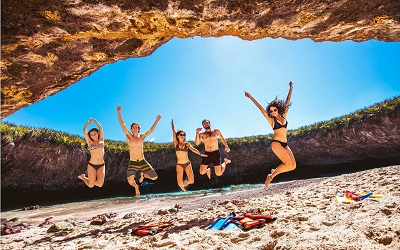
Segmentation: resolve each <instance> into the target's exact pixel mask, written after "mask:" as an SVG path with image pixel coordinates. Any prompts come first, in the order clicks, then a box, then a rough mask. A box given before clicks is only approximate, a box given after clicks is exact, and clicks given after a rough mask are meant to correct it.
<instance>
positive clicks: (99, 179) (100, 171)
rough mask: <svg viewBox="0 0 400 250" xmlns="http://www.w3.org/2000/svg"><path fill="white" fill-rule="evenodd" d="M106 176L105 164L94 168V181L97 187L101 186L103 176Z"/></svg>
mask: <svg viewBox="0 0 400 250" xmlns="http://www.w3.org/2000/svg"><path fill="white" fill-rule="evenodd" d="M105 176H106V166H105V165H104V166H102V167H101V168H99V169H97V170H96V178H97V180H96V182H95V185H96V186H98V187H102V186H103V184H104V178H105Z"/></svg>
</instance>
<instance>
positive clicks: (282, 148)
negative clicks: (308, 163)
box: [244, 82, 296, 187]
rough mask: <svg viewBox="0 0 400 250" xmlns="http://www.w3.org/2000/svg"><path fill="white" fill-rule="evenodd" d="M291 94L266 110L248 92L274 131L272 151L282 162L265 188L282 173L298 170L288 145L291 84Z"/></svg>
mask: <svg viewBox="0 0 400 250" xmlns="http://www.w3.org/2000/svg"><path fill="white" fill-rule="evenodd" d="M289 87H290V88H289V93H288V95H287V98H286V101H285V102H283V101H282V100H277V99H275V100H274V101H272V102H270V103H269V104H268V106H267V107H266V109H264V108H263V107H262V106H261V105H260V104H259V103H258V102H257V101H256V100H255V99H254V98H253V97H252V96H251V95H250V94H249V93H247V92H246V91H245V92H244V93H245V96H246V97H248V98H250V100H252V101H253V103H254V104H255V105H256V106H257V108H259V109H260V111H261V113H262V114H263V115H264V117H265V118H266V119H267V121H268V122H269V124H270V125H271V127H272V129H273V130H274V139H273V140H272V143H271V148H272V151H273V152H274V153H275V155H276V156H278V158H279V159H280V160H281V161H282V164H281V165H279V166H278V167H277V168H276V169H272V170H271V173H270V174H268V176H267V179H266V180H265V186H266V187H268V185H269V183H270V182H271V181H272V179H274V178H275V176H277V175H278V174H280V173H285V172H289V171H292V170H294V169H295V168H296V160H295V159H294V155H293V153H292V150H291V149H290V148H289V146H288V144H287V124H288V122H287V120H286V115H287V113H288V111H289V106H290V97H291V96H292V89H293V83H292V82H290V83H289Z"/></svg>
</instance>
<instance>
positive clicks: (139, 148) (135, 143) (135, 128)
mask: <svg viewBox="0 0 400 250" xmlns="http://www.w3.org/2000/svg"><path fill="white" fill-rule="evenodd" d="M117 112H118V121H119V124H120V125H121V128H122V130H123V131H124V134H125V136H126V141H127V143H128V147H129V159H130V160H129V166H128V171H127V178H128V183H129V184H130V185H131V186H133V187H134V188H135V193H136V196H140V191H139V186H138V184H137V183H136V181H135V176H136V174H137V172H140V179H139V183H142V182H143V180H144V178H148V179H151V180H156V179H157V178H158V175H157V173H156V171H155V170H154V169H153V167H152V166H151V165H150V164H149V163H148V162H147V161H146V159H145V158H144V153H143V141H144V139H145V138H146V137H147V136H149V135H150V134H151V133H153V131H154V129H155V128H156V126H157V123H158V121H159V120H160V119H161V116H160V115H158V116H157V118H156V121H155V122H154V124H153V126H151V128H150V130H149V131H147V132H146V133H144V134H139V132H140V125H139V124H138V123H135V122H133V123H132V124H131V131H132V133H131V132H129V130H128V129H127V128H126V126H125V123H124V120H123V119H122V115H121V107H120V106H117Z"/></svg>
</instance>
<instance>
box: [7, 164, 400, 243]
mask: <svg viewBox="0 0 400 250" xmlns="http://www.w3.org/2000/svg"><path fill="white" fill-rule="evenodd" d="M399 179H400V166H389V167H384V168H376V169H372V170H367V171H362V172H357V173H352V174H343V175H340V176H335V177H326V178H318V179H309V180H296V181H291V182H285V183H274V182H272V184H271V185H270V186H269V187H268V188H264V187H263V186H262V185H261V184H260V185H259V186H257V187H255V188H252V189H247V190H239V191H231V192H226V191H221V192H215V193H199V194H196V195H191V196H183V195H182V196H180V195H176V196H172V197H154V198H141V199H137V198H121V199H117V198H116V199H104V200H102V199H100V200H94V201H87V202H79V203H68V204H60V205H54V206H48V207H41V208H39V209H35V210H27V211H20V210H12V211H7V212H2V213H1V218H2V224H3V223H5V220H4V219H7V220H11V219H12V218H18V220H17V221H15V222H12V221H8V222H7V223H9V225H11V226H13V228H14V229H16V228H21V232H19V233H15V234H9V235H4V234H3V235H2V236H1V238H0V240H1V249H131V250H139V249H264V250H266V249H400V240H399V236H400V207H399V204H400V189H399V181H398V180H399ZM345 190H350V191H354V192H374V193H379V194H383V195H384V196H383V197H382V198H366V199H364V200H362V201H357V202H350V203H342V202H338V201H337V200H336V198H335V193H336V192H337V191H345ZM174 207H179V209H176V208H174ZM258 208H263V209H264V210H263V211H262V214H264V215H271V216H273V217H276V218H277V219H276V221H275V222H273V223H271V224H266V225H265V226H264V227H262V228H255V229H250V230H248V231H243V230H241V229H239V228H237V229H233V230H219V231H217V230H206V227H207V226H209V225H210V224H212V223H213V222H214V221H215V220H216V219H217V217H226V216H227V215H229V214H230V213H232V212H235V213H237V214H239V213H240V212H253V213H257V212H256V211H255V210H257V209H258ZM101 214H106V215H107V216H108V217H109V218H107V221H106V222H105V223H104V224H101V225H92V224H91V222H92V221H93V218H94V217H96V215H101ZM46 219H47V223H45V224H46V225H42V226H39V225H40V224H42V223H43V222H45V221H46ZM103 221H104V220H103ZM62 222H64V223H63V224H64V225H65V228H64V229H62V230H60V231H57V232H51V233H50V232H48V230H49V228H50V227H51V226H52V224H54V223H56V224H62ZM158 222H169V223H171V224H173V227H171V228H170V229H169V230H167V231H164V232H160V233H158V234H156V235H154V236H137V235H132V234H131V233H132V229H133V228H135V227H138V226H140V225H146V224H150V223H158ZM23 223H25V224H23ZM17 225H20V226H19V227H18V226H17ZM24 226H25V227H24Z"/></svg>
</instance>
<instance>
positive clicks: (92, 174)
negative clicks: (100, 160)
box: [78, 165, 96, 188]
mask: <svg viewBox="0 0 400 250" xmlns="http://www.w3.org/2000/svg"><path fill="white" fill-rule="evenodd" d="M87 173H88V177H86V176H85V174H81V175H79V176H78V178H79V179H80V180H82V181H83V182H84V183H85V184H86V186H88V187H90V188H92V187H94V183H95V182H96V169H94V168H93V167H92V166H90V165H88V167H87Z"/></svg>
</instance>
